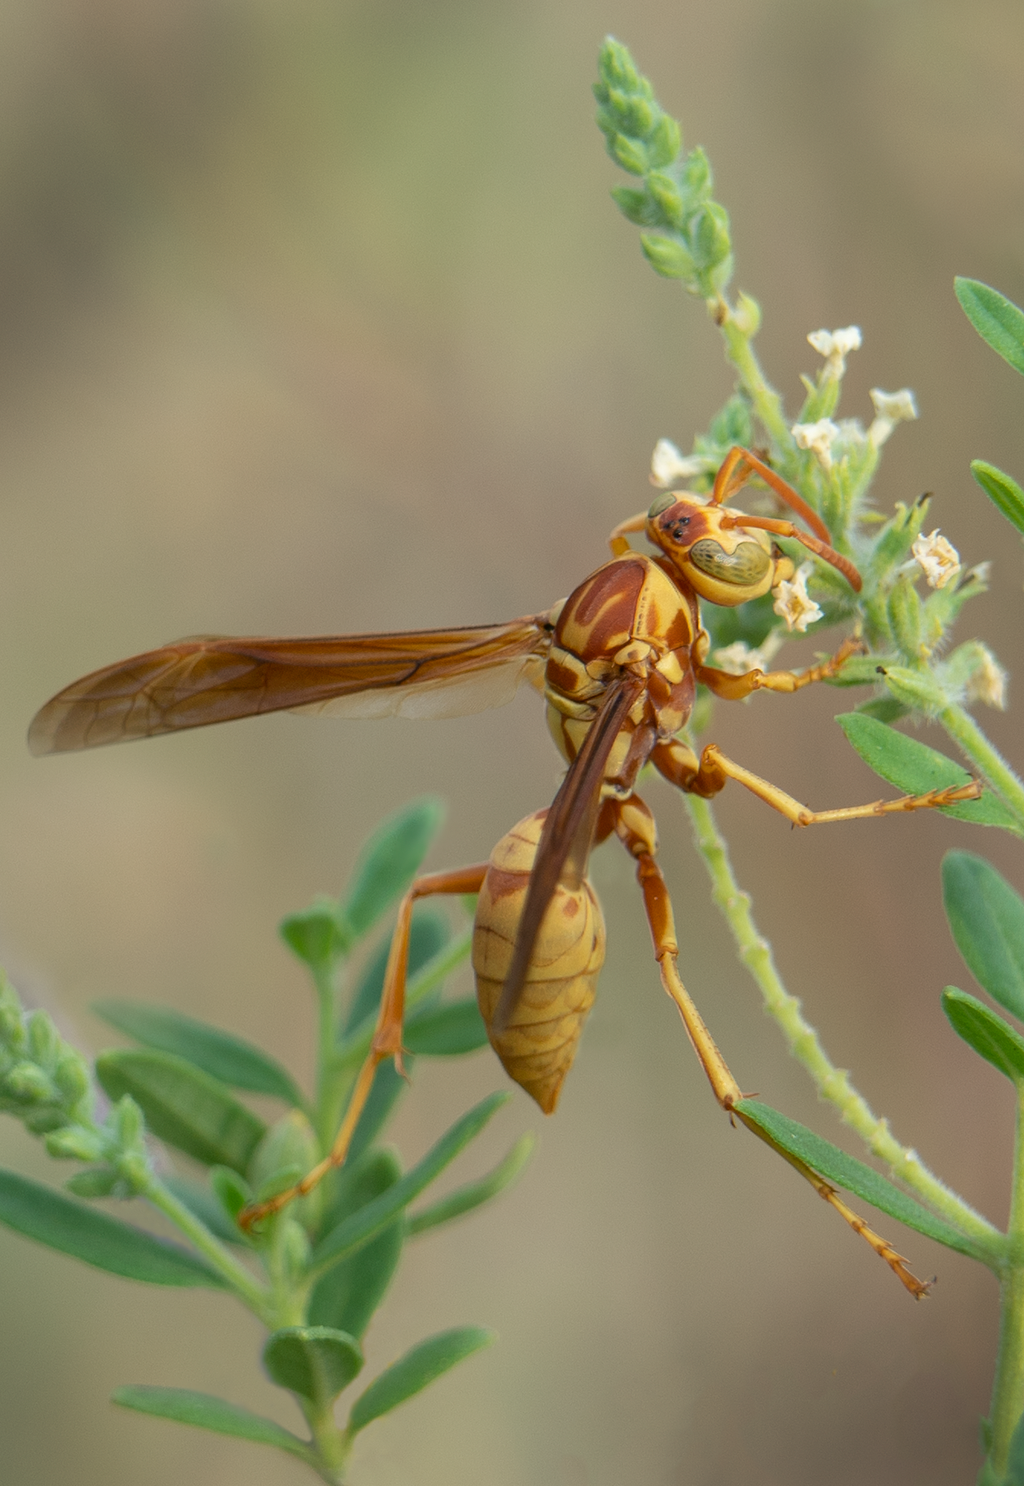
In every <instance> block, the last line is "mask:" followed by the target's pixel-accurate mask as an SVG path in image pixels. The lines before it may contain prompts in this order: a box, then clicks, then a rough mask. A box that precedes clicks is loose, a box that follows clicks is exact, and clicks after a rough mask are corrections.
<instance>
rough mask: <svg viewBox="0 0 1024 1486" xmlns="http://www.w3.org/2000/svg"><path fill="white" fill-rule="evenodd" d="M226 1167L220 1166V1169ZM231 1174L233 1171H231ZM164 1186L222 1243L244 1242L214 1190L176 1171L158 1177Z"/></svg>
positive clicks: (238, 1210) (239, 1208) (238, 1209)
mask: <svg viewBox="0 0 1024 1486" xmlns="http://www.w3.org/2000/svg"><path fill="white" fill-rule="evenodd" d="M227 1169H228V1168H227V1167H226V1166H222V1167H221V1168H220V1170H221V1171H226V1170H227ZM232 1175H234V1173H233V1172H232ZM160 1180H161V1181H162V1182H163V1184H164V1186H165V1187H167V1188H168V1190H169V1191H171V1192H172V1193H173V1194H174V1196H175V1197H177V1199H178V1201H179V1202H181V1203H183V1204H184V1205H185V1207H187V1208H188V1210H189V1212H190V1213H194V1214H195V1216H196V1217H197V1218H198V1219H199V1221H200V1222H201V1223H205V1224H206V1226H207V1228H209V1230H210V1232H211V1233H213V1234H216V1236H217V1237H218V1238H219V1239H221V1241H222V1242H223V1243H244V1242H245V1239H244V1235H243V1234H242V1232H241V1230H240V1229H239V1227H238V1226H237V1224H235V1223H233V1222H232V1221H231V1218H230V1217H229V1216H228V1214H227V1213H226V1212H225V1211H224V1206H223V1204H222V1203H221V1202H220V1201H219V1200H218V1197H217V1194H216V1192H213V1191H211V1190H210V1188H209V1187H206V1186H204V1185H203V1184H202V1183H201V1182H194V1181H192V1180H191V1179H190V1178H189V1177H187V1176H179V1175H178V1173H177V1172H176V1171H170V1172H167V1173H166V1174H165V1175H164V1176H162V1177H161V1178H160ZM244 1205H245V1204H244V1202H243V1203H239V1205H238V1208H237V1209H236V1211H237V1212H240V1211H241V1210H242V1208H243V1207H244Z"/></svg>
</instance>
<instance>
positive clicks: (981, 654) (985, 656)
mask: <svg viewBox="0 0 1024 1486" xmlns="http://www.w3.org/2000/svg"><path fill="white" fill-rule="evenodd" d="M1007 680H1008V677H1007V673H1006V671H1005V670H1004V669H1003V667H1002V666H1001V665H1000V664H999V662H998V661H997V660H996V658H995V656H994V655H993V654H992V652H991V650H990V649H989V648H988V646H987V645H981V644H979V645H978V665H977V667H976V668H975V670H974V671H972V673H971V679H970V680H969V681H968V683H967V700H968V701H969V702H984V704H985V706H986V707H996V708H998V710H999V711H1000V712H1005V711H1006V682H1007Z"/></svg>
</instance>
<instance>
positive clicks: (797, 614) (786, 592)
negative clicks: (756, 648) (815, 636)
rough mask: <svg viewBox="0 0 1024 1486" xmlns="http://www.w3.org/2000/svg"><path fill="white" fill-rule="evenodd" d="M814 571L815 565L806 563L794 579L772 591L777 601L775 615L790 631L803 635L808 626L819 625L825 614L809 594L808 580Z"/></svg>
mask: <svg viewBox="0 0 1024 1486" xmlns="http://www.w3.org/2000/svg"><path fill="white" fill-rule="evenodd" d="M813 570H814V564H813V563H810V562H805V563H803V564H802V565H801V566H800V567H799V568H797V570H796V573H795V574H794V575H793V577H792V578H790V579H786V578H783V580H782V582H781V583H779V584H777V585H776V586H775V588H773V589H772V595H773V597H774V599H775V603H774V604H773V605H772V607H773V609H774V610H775V613H776V614H778V616H779V618H780V619H784V620H785V621H786V628H787V629H788V630H789V631H791V632H792V631H793V630H796V631H797V632H798V633H799V634H801V635H802V634H803V633H804V631H805V630H806V629H807V627H808V625H811V624H817V622H818V620H819V619H820V618H821V617H822V614H823V612H824V611H823V610H822V609H820V608H819V607H818V605H817V604H816V603H815V602H814V600H813V599H812V598H811V597H810V595H809V594H808V592H807V579H808V577H809V575H810V574H811V573H812V572H813Z"/></svg>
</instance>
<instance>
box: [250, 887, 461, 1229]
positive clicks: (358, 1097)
mask: <svg viewBox="0 0 1024 1486" xmlns="http://www.w3.org/2000/svg"><path fill="white" fill-rule="evenodd" d="M486 875H487V864H486V863H484V864H483V865H482V866H474V867H461V868H458V869H457V870H455V871H452V872H433V873H431V874H430V875H428V876H425V877H418V878H417V879H416V881H415V882H414V883H413V884H412V886H411V887H410V888H409V891H408V892H407V893H406V894H405V897H404V898H403V899H402V901H401V904H400V905H399V909H398V922H397V923H396V924H395V932H394V936H393V938H392V940H391V951H390V953H389V955H388V963H387V969H386V970H385V972H384V988H383V990H382V992H381V998H380V1010H379V1012H378V1014H377V1025H376V1027H375V1028H374V1032H373V1040H372V1042H371V1043H370V1051H369V1052H368V1053H367V1055H366V1058H365V1060H364V1061H363V1064H362V1067H361V1068H360V1069H359V1073H358V1075H357V1077H356V1081H355V1085H354V1086H353V1089H352V1097H351V1098H350V1099H349V1102H348V1108H347V1109H346V1111H345V1118H344V1119H343V1120H342V1122H341V1127H340V1129H339V1130H338V1133H337V1135H336V1136H335V1138H334V1144H333V1145H332V1147H331V1149H330V1151H329V1152H328V1154H327V1155H326V1156H325V1157H324V1159H323V1160H322V1161H320V1162H319V1163H318V1164H317V1165H316V1166H314V1167H313V1169H312V1171H308V1172H307V1173H306V1175H305V1176H304V1177H303V1178H302V1180H301V1182H297V1183H296V1185H295V1186H294V1187H289V1188H288V1190H287V1191H285V1192H278V1193H277V1194H276V1196H274V1197H271V1198H269V1199H268V1200H267V1201H266V1202H260V1203H256V1204H254V1205H253V1206H252V1207H246V1208H243V1210H242V1212H241V1213H240V1214H239V1217H238V1221H239V1223H240V1225H241V1226H242V1227H243V1228H245V1229H249V1228H251V1227H252V1226H253V1224H254V1223H257V1222H259V1220H260V1219H261V1218H268V1217H270V1216H271V1214H272V1213H276V1212H280V1211H281V1209H282V1208H283V1207H286V1206H287V1205H288V1203H289V1202H292V1201H294V1199H295V1198H296V1197H305V1195H306V1193H307V1192H311V1191H312V1190H313V1188H314V1187H315V1186H317V1185H318V1184H319V1183H320V1182H321V1181H322V1180H323V1178H324V1177H325V1176H326V1175H327V1173H328V1172H329V1171H332V1170H333V1169H334V1168H335V1167H337V1166H341V1165H343V1164H344V1161H345V1157H346V1156H347V1155H348V1150H349V1146H350V1145H351V1144H352V1137H353V1135H354V1134H355V1131H356V1126H357V1125H358V1123H359V1116H360V1115H361V1114H362V1112H363V1110H364V1108H365V1107H366V1101H367V1100H368V1099H369V1097H370V1090H371V1089H372V1088H373V1080H374V1077H375V1076H376V1073H377V1069H378V1068H379V1067H380V1065H381V1063H383V1062H385V1061H386V1060H387V1059H388V1058H394V1060H395V1066H396V1068H397V1069H398V1070H399V1072H401V1071H402V1025H403V1022H404V1019H405V986H406V979H407V977H408V968H409V935H410V931H411V928H412V909H413V904H414V903H415V902H416V900H417V899H418V898H428V897H433V896H436V895H437V894H439V893H444V894H451V893H455V894H459V895H462V894H465V893H478V892H479V891H480V888H481V886H482V884H483V880H484V878H485V876H486Z"/></svg>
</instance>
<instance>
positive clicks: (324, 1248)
mask: <svg viewBox="0 0 1024 1486" xmlns="http://www.w3.org/2000/svg"><path fill="white" fill-rule="evenodd" d="M511 1097H512V1095H511V1094H506V1093H504V1092H502V1093H500V1094H489V1095H488V1097H487V1098H486V1099H482V1100H481V1101H480V1103H479V1104H477V1105H476V1106H475V1107H474V1108H473V1109H471V1110H470V1111H469V1112H468V1113H467V1114H464V1115H463V1116H462V1118H461V1119H460V1120H456V1122H455V1124H454V1125H452V1127H451V1129H450V1130H448V1131H446V1133H445V1134H444V1135H442V1136H441V1139H440V1140H439V1141H437V1143H436V1144H435V1145H433V1146H431V1148H430V1150H429V1151H428V1152H427V1154H426V1155H425V1156H424V1157H423V1159H422V1161H418V1162H417V1164H416V1165H415V1166H414V1167H413V1168H412V1169H411V1170H410V1171H407V1172H406V1174H405V1176H403V1177H402V1178H401V1180H400V1181H397V1182H395V1184H394V1186H393V1187H389V1188H388V1190H387V1191H386V1192H382V1193H381V1195H380V1196H379V1197H376V1198H374V1200H373V1201H372V1202H369V1203H367V1205H366V1206H365V1207H364V1208H362V1209H361V1210H360V1211H359V1212H356V1213H352V1214H351V1215H350V1216H349V1217H347V1218H343V1219H342V1221H341V1222H340V1223H339V1224H338V1225H337V1227H336V1228H333V1229H332V1230H331V1232H330V1233H328V1234H327V1236H326V1237H325V1238H323V1239H322V1240H321V1241H320V1243H319V1244H317V1246H316V1248H315V1249H314V1250H313V1256H312V1260H311V1268H313V1269H314V1270H323V1269H325V1268H326V1266H327V1265H328V1264H331V1263H333V1262H336V1261H337V1260H338V1259H343V1258H344V1257H345V1256H346V1255H347V1254H351V1253H354V1252H355V1250H356V1249H358V1248H359V1247H361V1245H362V1244H364V1243H366V1242H367V1241H368V1240H369V1239H371V1238H374V1237H376V1235H377V1234H378V1233H380V1232H381V1230H382V1229H384V1228H386V1227H387V1226H388V1224H389V1223H390V1222H392V1221H393V1220H394V1219H395V1218H396V1217H397V1216H398V1214H399V1213H400V1212H401V1211H402V1209H403V1208H405V1207H406V1206H407V1205H408V1204H409V1203H410V1202H411V1201H412V1200H413V1198H414V1197H418V1196H419V1194H420V1193H421V1192H422V1191H423V1189H424V1188H425V1187H428V1186H429V1185H430V1183H431V1182H432V1181H433V1180H434V1178H435V1177H437V1176H439V1175H440V1173H441V1172H442V1171H443V1170H444V1168H445V1167H446V1166H447V1165H449V1163H450V1162H452V1161H454V1159H455V1157H456V1156H457V1155H458V1154H459V1152H460V1151H461V1150H462V1149H463V1148H464V1147H465V1146H467V1145H468V1144H469V1142H470V1141H471V1140H473V1139H475V1137H476V1136H477V1135H479V1133H480V1131H481V1130H482V1129H483V1128H484V1126H485V1125H486V1124H487V1122H488V1120H490V1118H491V1116H492V1115H493V1114H495V1113H496V1112H497V1111H498V1110H499V1109H500V1108H501V1106H502V1105H503V1104H507V1103H508V1101H509V1100H510V1099H511Z"/></svg>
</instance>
